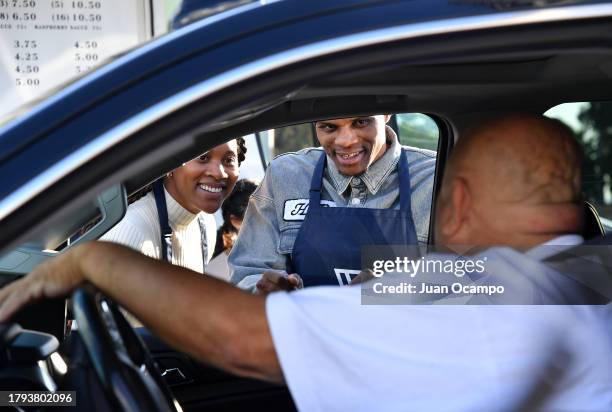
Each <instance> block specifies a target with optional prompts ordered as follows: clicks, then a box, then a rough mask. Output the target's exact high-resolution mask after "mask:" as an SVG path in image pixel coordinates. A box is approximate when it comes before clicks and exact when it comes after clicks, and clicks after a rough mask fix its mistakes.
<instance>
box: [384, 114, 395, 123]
mask: <svg viewBox="0 0 612 412" xmlns="http://www.w3.org/2000/svg"><path fill="white" fill-rule="evenodd" d="M383 116H384V119H385V123H388V122H389V120H391V116H393V115H392V114H385V115H383Z"/></svg>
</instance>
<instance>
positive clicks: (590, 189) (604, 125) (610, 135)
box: [545, 102, 612, 228]
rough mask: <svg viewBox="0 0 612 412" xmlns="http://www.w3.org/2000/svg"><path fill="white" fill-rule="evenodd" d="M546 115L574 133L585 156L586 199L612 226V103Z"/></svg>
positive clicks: (566, 108)
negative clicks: (561, 122)
mask: <svg viewBox="0 0 612 412" xmlns="http://www.w3.org/2000/svg"><path fill="white" fill-rule="evenodd" d="M545 114H546V115H547V116H549V117H552V118H555V119H559V120H561V121H563V122H564V123H565V124H567V125H568V126H569V127H571V128H572V129H573V130H574V132H575V134H576V136H577V137H578V140H579V141H580V143H581V145H582V147H583V150H584V154H585V162H584V166H583V176H582V179H583V191H584V195H585V198H586V200H588V201H589V202H591V203H592V204H593V205H594V206H595V208H596V209H597V212H598V213H599V215H600V217H601V218H602V223H603V224H604V227H606V228H608V227H610V226H612V220H609V219H612V188H611V178H612V123H611V121H610V119H612V102H577V103H564V104H561V105H559V106H555V107H553V108H552V109H550V110H548V111H547V112H546V113H545Z"/></svg>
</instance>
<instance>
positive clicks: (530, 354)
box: [266, 287, 612, 411]
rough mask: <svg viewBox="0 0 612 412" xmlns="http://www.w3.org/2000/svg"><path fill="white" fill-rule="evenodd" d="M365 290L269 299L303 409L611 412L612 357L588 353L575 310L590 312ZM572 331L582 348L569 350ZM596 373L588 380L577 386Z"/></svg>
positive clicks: (586, 331)
mask: <svg viewBox="0 0 612 412" xmlns="http://www.w3.org/2000/svg"><path fill="white" fill-rule="evenodd" d="M360 293H361V288H359V287H351V288H338V287H313V288H309V289H305V290H303V291H299V292H292V293H284V292H280V293H273V294H271V295H269V296H268V298H267V303H266V313H267V318H268V323H269V326H270V330H271V334H272V339H273V341H274V345H275V348H276V353H277V355H278V358H279V362H280V364H281V368H282V370H283V374H284V377H285V381H286V383H287V386H288V387H289V390H290V392H291V394H292V396H293V399H294V401H295V403H296V405H297V407H298V409H299V410H304V411H347V410H351V411H359V410H361V411H372V410H376V411H385V410H390V411H391V410H393V411H395V410H436V411H444V410H453V411H476V410H482V411H485V410H486V411H491V410H540V409H542V410H557V409H559V410H563V408H569V409H571V408H574V409H576V410H579V409H582V410H606V409H605V408H606V407H608V406H610V403H609V402H610V401H611V400H610V398H611V395H610V394H608V395H605V393H606V391H607V390H609V389H610V385H611V384H612V378H611V376H612V373H610V372H609V371H608V367H607V366H605V367H603V366H602V365H599V366H597V359H599V362H601V360H603V359H609V358H610V356H609V355H610V350H611V349H610V348H609V347H608V345H603V346H602V348H603V349H602V351H600V352H599V354H598V356H592V355H590V354H589V353H588V351H586V352H585V351H584V346H583V345H584V344H585V343H586V341H588V340H589V339H590V338H595V335H594V333H593V331H595V330H596V328H592V327H591V326H592V325H590V321H589V320H587V319H586V318H585V317H584V314H585V313H582V314H581V313H578V312H579V311H582V312H588V311H589V310H591V309H590V308H589V307H586V308H585V309H580V308H578V309H573V308H572V307H567V306H565V307H563V306H538V307H536V306H531V307H529V306H509V305H506V306H454V305H449V306H424V305H423V306H391V305H389V306H367V305H361V302H360ZM608 320H609V319H608ZM577 325H581V327H580V328H579V329H580V330H577V329H576V326H577ZM572 328H573V329H574V330H577V332H576V333H574V332H573V331H572ZM568 334H569V335H570V336H574V335H576V336H577V337H578V338H579V342H581V343H580V344H579V345H578V344H575V345H574V344H572V345H571V346H568V337H569V336H568ZM578 335H579V336H578ZM597 339H599V340H601V335H600V336H598V337H597ZM606 340H607V342H610V339H607V338H606V339H604V342H605V341H606ZM578 346H580V347H578ZM604 347H605V348H607V349H605V348H604ZM604 355H605V356H604ZM568 356H570V358H568ZM585 356H586V357H588V359H587V358H584V359H582V358H581V357H585ZM570 360H572V363H569V362H570ZM574 361H575V362H574ZM587 365H588V367H589V368H590V369H589V376H584V374H581V376H582V377H581V378H580V379H577V380H576V379H575V377H574V372H578V371H580V370H583V368H584V367H585V366H587ZM597 370H598V371H597ZM571 371H573V372H571ZM579 375H580V374H579ZM570 377H571V379H570ZM595 377H597V378H598V379H596V381H597V382H599V383H594V382H595V380H594V379H593V378H595ZM602 377H605V378H604V379H602ZM570 380H571V382H569V381H570ZM534 390H535V391H541V393H538V394H535V393H534ZM536 395H537V396H536ZM534 396H536V398H533V397H534ZM536 401H537V403H536V404H535V405H534V404H533V402H536ZM561 406H562V408H561ZM560 408H561V409H560Z"/></svg>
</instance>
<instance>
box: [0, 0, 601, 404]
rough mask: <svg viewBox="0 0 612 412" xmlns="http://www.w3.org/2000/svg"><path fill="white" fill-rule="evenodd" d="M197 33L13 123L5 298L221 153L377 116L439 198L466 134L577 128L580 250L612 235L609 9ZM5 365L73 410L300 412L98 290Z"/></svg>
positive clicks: (233, 24) (402, 10)
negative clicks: (472, 129) (413, 150)
mask: <svg viewBox="0 0 612 412" xmlns="http://www.w3.org/2000/svg"><path fill="white" fill-rule="evenodd" d="M185 16H186V17H185ZM185 16H182V17H185V18H184V19H183V20H181V21H179V22H178V23H177V24H176V27H177V28H176V30H174V31H172V32H170V33H168V34H166V35H164V36H162V37H160V38H157V39H155V40H153V41H151V42H148V43H146V44H144V45H142V46H140V47H138V48H135V49H133V50H131V51H129V52H127V53H125V54H123V55H120V56H118V57H116V58H114V59H112V60H111V61H109V62H107V63H106V64H105V65H103V66H101V67H99V68H98V69H97V70H95V71H93V72H89V73H87V74H86V75H84V76H83V77H80V78H78V79H76V80H74V81H73V82H71V83H69V84H66V85H65V86H64V87H62V88H61V89H60V90H57V92H56V93H55V94H52V95H49V96H47V97H46V98H45V99H43V100H40V101H37V102H36V103H35V104H30V105H29V106H27V107H24V108H21V109H20V110H18V111H17V112H16V113H15V114H14V115H12V116H9V117H8V118H6V119H4V120H3V123H1V124H0V176H1V177H2V179H1V184H0V227H1V228H2V229H1V230H0V255H1V256H0V285H5V284H8V283H9V282H11V281H13V280H15V279H17V278H19V277H21V276H23V275H25V274H27V273H28V272H30V271H31V270H32V269H33V268H34V267H35V266H36V265H37V264H38V263H40V262H42V261H44V260H46V259H49V258H52V257H53V256H55V255H57V254H58V253H63V252H64V251H66V250H68V249H69V248H71V247H73V246H74V245H77V244H79V243H82V242H85V241H88V240H94V239H97V238H99V237H100V236H102V235H103V234H104V233H105V232H107V231H108V230H109V229H110V228H112V227H113V226H114V225H115V224H116V223H117V222H118V221H119V220H121V218H122V217H123V216H124V214H125V211H126V208H127V199H128V196H129V195H131V194H133V193H135V192H137V191H138V190H139V189H141V188H143V187H144V186H146V185H148V184H150V183H151V182H152V181H154V180H155V179H157V178H158V177H160V176H163V175H164V174H166V173H168V172H169V171H171V170H173V169H174V168H176V167H177V166H178V165H180V164H181V163H183V162H186V161H188V160H190V159H193V158H194V157H196V156H198V155H199V154H201V153H203V152H204V151H206V150H208V149H210V148H212V147H214V146H216V145H218V144H220V143H222V142H226V141H228V140H230V139H233V138H235V137H236V136H247V135H252V136H255V137H253V138H252V139H253V142H254V143H253V144H254V145H256V146H253V150H250V153H249V156H254V157H253V158H254V159H256V160H255V162H259V164H260V166H261V169H262V170H263V169H264V168H265V166H266V164H267V162H268V161H269V160H270V157H271V156H273V155H276V154H280V153H283V152H285V151H289V150H295V149H299V148H301V147H304V146H310V145H312V144H313V131H312V128H311V126H310V124H311V123H312V121H314V120H317V119H332V118H340V117H350V116H360V115H368V114H372V113H393V114H396V116H395V117H394V120H393V122H394V123H393V126H394V128H395V129H396V131H397V133H398V135H399V137H400V140H401V141H402V142H403V143H406V144H411V145H414V146H420V147H423V148H427V149H434V150H435V151H436V176H435V183H434V198H435V196H437V190H438V189H439V185H440V182H441V176H442V172H443V170H444V167H445V164H446V160H447V158H448V155H449V153H450V152H451V150H452V148H453V143H454V142H455V141H456V139H457V138H459V136H460V135H461V131H462V130H463V128H464V127H465V126H466V125H467V124H468V123H470V122H473V121H475V120H477V119H480V118H486V117H490V116H492V115H495V114H498V113H501V112H505V111H523V112H533V113H546V114H547V115H548V116H551V117H554V118H558V119H561V120H563V121H565V122H566V123H567V124H568V125H569V126H570V127H572V128H573V129H574V131H575V132H576V134H577V136H578V137H579V139H580V141H581V143H582V145H583V148H584V150H585V153H586V154H587V163H586V166H585V171H584V191H585V199H586V200H588V204H587V208H586V212H585V214H586V215H585V216H586V217H585V222H586V225H585V233H584V236H585V237H586V238H593V237H598V236H602V235H604V234H605V233H606V230H607V229H609V228H612V183H611V182H612V127H611V125H612V122H611V120H610V119H612V35H611V34H610V25H611V24H612V2H610V1H578V0H576V1H571V0H565V1H561V0H499V1H498V0H448V1H446V0H404V1H401V0H400V1H397V0H393V1H391V0H334V1H329V0H310V1H297V0H296V1H292V0H285V1H271V2H249V1H244V2H236V3H235V4H232V3H230V4H229V5H226V6H224V7H221V8H219V9H215V10H214V11H213V12H210V10H208V11H206V12H203V13H198V12H197V10H191V9H190V10H189V11H188V12H186V13H185ZM187 23H188V24H187ZM183 24H186V25H183ZM179 26H180V27H179ZM270 130H274V131H275V133H274V136H276V138H275V139H274V140H273V141H272V140H271V139H270V137H269V135H270V132H266V133H267V134H266V133H264V132H263V131H270ZM298 135H299V139H298V138H297V137H295V136H298ZM252 161H253V160H252ZM432 217H433V214H432ZM430 221H431V222H433V218H432V219H430ZM431 224H432V223H430V225H431ZM430 227H431V226H430ZM431 232H432V231H431V230H430V233H431ZM429 242H430V243H431V242H432V239H431V236H430V239H429ZM73 319H76V324H78V328H76V329H74V328H72V329H73V330H72V331H70V329H71V328H70V327H69V326H68V325H69V324H70V323H71V321H72V320H73ZM17 324H19V325H20V326H18V325H17ZM69 332H70V333H69ZM245 339H248V336H245ZM0 349H1V350H2V353H3V354H8V355H2V356H0V389H7V390H9V389H10V390H13V389H15V390H39V391H53V390H56V389H60V390H71V391H76V393H77V394H78V396H79V397H78V400H77V405H76V409H74V408H73V409H70V410H87V411H89V410H124V411H175V410H179V408H182V410H187V411H197V410H260V409H263V408H266V409H268V410H293V409H295V405H294V403H293V400H292V398H291V394H290V393H289V391H288V390H287V388H285V387H279V386H275V385H271V384H269V383H265V382H260V381H257V380H251V379H244V378H238V377H235V376H231V375H228V374H226V373H224V372H221V371H218V370H215V369H213V368H211V367H209V366H206V365H203V364H201V363H198V362H197V361H195V360H193V359H191V358H189V357H188V356H187V355H185V354H182V353H180V352H177V351H176V350H175V349H173V348H171V347H170V346H167V345H166V344H164V343H163V342H161V340H159V339H158V338H157V337H156V336H155V335H154V334H152V333H151V332H150V331H148V330H146V329H145V328H137V329H136V330H134V329H133V328H132V327H131V326H130V325H129V323H128V322H127V321H126V320H125V318H124V317H123V316H122V315H121V313H120V311H119V310H118V309H117V308H116V307H114V306H112V305H109V304H108V303H107V300H106V299H105V298H104V297H103V296H101V295H100V294H99V292H97V291H95V290H93V289H91V288H89V287H84V288H82V289H81V290H79V291H78V292H77V293H75V294H74V295H73V296H72V297H71V299H70V301H69V302H68V301H67V300H57V301H46V302H42V303H40V304H37V305H34V306H31V307H29V308H28V309H26V310H24V311H23V312H22V313H20V314H19V316H18V317H17V318H16V319H15V323H14V324H10V325H1V326H0ZM58 354H61V356H58ZM179 405H180V406H179ZM387 409H390V408H387ZM450 409H452V408H450ZM492 409H495V408H494V407H492Z"/></svg>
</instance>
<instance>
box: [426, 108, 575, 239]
mask: <svg viewBox="0 0 612 412" xmlns="http://www.w3.org/2000/svg"><path fill="white" fill-rule="evenodd" d="M581 161H582V158H581V152H580V147H579V146H578V143H577V142H576V140H575V138H574V136H573V134H572V132H571V130H570V129H569V128H567V127H566V126H565V125H563V124H562V123H560V122H558V121H556V120H552V119H548V118H546V117H543V116H535V115H530V114H512V115H505V116H502V117H497V118H495V119H491V120H488V121H485V122H482V123H480V124H479V125H478V126H476V127H473V128H469V129H468V130H467V131H466V132H465V133H464V134H463V135H462V136H461V138H460V139H459V141H458V143H457V145H456V147H455V150H453V152H452V155H451V158H450V159H449V163H448V166H447V168H446V169H445V176H444V180H443V183H442V190H441V193H440V196H439V198H438V203H437V217H436V239H437V241H438V242H439V243H443V244H450V243H455V244H464V245H467V244H471V245H478V246H490V245H512V246H514V247H518V248H521V249H525V248H529V247H532V246H535V245H536V244H539V243H542V242H545V241H547V240H550V239H552V238H554V237H556V236H559V235H562V234H567V233H579V232H580V230H581V224H582V222H581V217H582V203H581V188H580V179H581V176H580V167H581Z"/></svg>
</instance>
